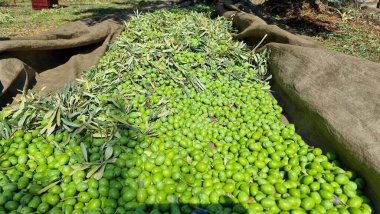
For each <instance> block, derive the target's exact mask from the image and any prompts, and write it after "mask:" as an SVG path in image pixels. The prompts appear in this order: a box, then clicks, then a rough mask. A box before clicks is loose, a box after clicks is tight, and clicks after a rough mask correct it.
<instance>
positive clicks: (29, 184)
mask: <svg viewBox="0 0 380 214" xmlns="http://www.w3.org/2000/svg"><path fill="white" fill-rule="evenodd" d="M230 25H231V23H230V22H229V21H227V20H225V19H209V16H208V14H206V13H196V12H192V11H185V10H179V9H176V10H161V11H158V12H155V13H148V14H145V15H139V16H137V17H135V18H133V19H132V20H130V21H128V22H127V24H126V30H125V31H124V32H123V33H122V35H121V36H120V38H119V39H118V40H117V41H116V42H115V43H113V44H112V45H111V46H110V50H109V51H108V52H107V54H106V55H105V56H104V57H103V58H102V59H101V61H100V63H99V65H98V66H97V67H96V68H94V69H93V70H91V71H89V72H88V73H86V74H85V75H84V77H85V79H86V80H83V81H84V82H85V83H81V82H80V83H78V84H79V85H81V84H83V85H81V86H82V87H83V88H82V89H83V91H82V92H83V93H82V92H81V94H83V96H86V98H84V97H81V98H83V99H88V100H86V101H88V102H87V104H86V105H85V107H84V109H85V110H84V111H81V112H79V111H78V112H77V111H76V109H72V110H71V111H72V112H70V114H69V115H65V116H68V117H70V118H72V121H66V120H58V119H56V118H58V116H56V118H53V119H51V120H50V119H49V118H48V116H49V114H50V115H52V114H54V111H51V112H50V113H49V114H48V116H46V118H45V117H44V118H42V120H40V121H33V124H29V125H30V126H28V127H27V128H25V127H24V128H25V129H21V128H15V129H13V130H12V134H11V136H10V137H9V138H6V139H0V166H1V167H0V169H1V170H0V213H35V212H37V213H110V214H111V213H112V214H114V213H129V212H130V213H132V212H133V213H134V212H136V213H180V212H183V213H192V212H193V211H194V212H200V213H202V212H203V213H206V210H208V211H207V212H210V213H371V212H372V210H371V207H370V206H369V205H368V204H369V200H368V198H366V197H365V196H364V195H363V189H362V188H363V187H364V186H365V182H364V180H363V179H362V178H360V177H358V176H357V175H356V174H355V173H353V172H350V171H345V170H344V169H342V168H341V167H340V166H339V165H338V164H339V162H338V161H337V157H336V155H335V154H334V153H331V152H329V153H326V154H324V153H323V152H322V150H321V149H319V148H313V147H310V146H308V145H307V144H306V143H305V142H304V141H303V140H302V138H301V136H300V135H298V134H297V133H296V132H295V130H296V129H295V126H294V125H293V124H283V123H282V122H281V121H280V117H281V112H282V108H281V107H280V106H279V105H278V103H277V101H276V100H275V99H273V98H272V97H271V96H270V95H269V94H268V91H267V89H268V85H267V84H266V83H263V82H262V81H257V80H260V79H261V78H263V74H262V73H261V72H263V71H262V70H260V69H261V68H260V67H256V66H254V64H257V63H258V64H260V63H265V57H264V55H260V54H256V55H255V57H253V55H252V53H251V52H250V51H249V50H248V48H247V47H246V46H245V45H243V44H241V43H238V42H234V41H231V36H230V32H229V30H230ZM256 60H257V61H256ZM260 60H261V61H260ZM259 61H260V62H259ZM86 94H87V95H88V94H93V96H87V95H86ZM73 97H74V98H75V96H74V95H73ZM73 97H71V98H67V100H72V99H74V98H73ZM75 99H76V98H75ZM78 99H79V97H78ZM70 102H74V101H70ZM75 102H76V101H75ZM70 104H73V103H70ZM52 112H53V113H52ZM89 112H90V113H89ZM89 114H90V115H89ZM27 116H28V115H27ZM61 116H62V115H61ZM50 121H56V123H57V124H55V128H56V129H54V130H53V131H52V133H49V134H47V133H46V132H47V131H46V130H45V129H44V127H47V125H48V124H49V123H50ZM35 124H37V125H35ZM62 124H64V127H63V128H62ZM95 126H96V127H95ZM58 127H61V129H59V128H58ZM94 127H95V128H94ZM70 130H71V131H70ZM78 130H80V131H78ZM94 130H96V131H94Z"/></svg>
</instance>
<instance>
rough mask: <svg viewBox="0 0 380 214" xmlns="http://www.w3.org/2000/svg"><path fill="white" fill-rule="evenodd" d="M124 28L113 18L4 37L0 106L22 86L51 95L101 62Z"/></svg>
mask: <svg viewBox="0 0 380 214" xmlns="http://www.w3.org/2000/svg"><path fill="white" fill-rule="evenodd" d="M122 28H123V26H122V25H119V24H117V23H115V22H113V21H111V20H107V21H103V22H101V23H98V24H95V25H90V24H88V23H86V22H83V21H77V22H74V23H70V24H68V25H66V26H63V27H61V28H59V29H56V30H53V31H50V32H47V33H44V34H41V35H39V36H34V37H27V38H9V39H8V40H4V41H0V83H1V86H0V89H1V91H0V107H1V106H4V105H5V104H7V103H10V102H11V101H12V100H11V98H12V97H13V96H15V95H16V94H17V93H20V90H21V91H24V92H25V91H26V89H30V88H33V90H34V91H38V92H40V93H42V94H44V95H49V94H51V93H54V92H56V91H57V90H60V89H62V88H63V87H64V85H65V84H66V83H67V82H69V81H72V80H75V79H76V78H78V77H79V76H80V74H81V72H82V71H85V70H87V69H88V68H90V67H91V66H93V65H95V64H96V63H97V62H98V60H99V59H100V57H101V56H102V55H103V54H104V52H105V51H106V49H107V46H108V44H109V42H110V40H111V39H113V38H114V37H115V36H116V35H118V34H119V33H120V32H121V30H122ZM26 71H27V72H26ZM25 74H28V75H26V76H25ZM23 77H25V78H23ZM26 77H28V78H26ZM43 88H44V90H43V91H40V90H41V89H43Z"/></svg>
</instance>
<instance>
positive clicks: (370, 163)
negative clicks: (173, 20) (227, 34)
mask: <svg viewBox="0 0 380 214" xmlns="http://www.w3.org/2000/svg"><path fill="white" fill-rule="evenodd" d="M217 12H218V13H219V15H223V16H225V17H228V18H232V19H233V24H234V25H235V26H236V27H237V28H238V29H239V30H240V33H238V34H235V35H233V36H234V37H235V38H236V39H242V40H244V41H246V42H248V43H251V44H254V45H256V44H257V43H258V42H259V41H261V39H262V38H263V36H264V35H265V34H267V37H266V39H265V40H264V42H263V43H262V44H266V45H265V46H263V47H262V48H263V49H264V48H268V49H270V50H271V55H270V58H269V60H268V61H269V70H270V73H271V74H272V75H273V83H272V90H273V95H274V96H275V97H276V98H277V99H278V100H279V102H280V104H281V105H282V106H283V107H284V113H285V115H286V116H287V119H288V120H289V121H290V122H291V123H294V124H296V128H297V131H298V132H299V133H300V134H301V135H302V136H303V137H304V138H305V139H306V140H307V142H308V143H309V144H311V145H316V146H318V147H322V148H324V149H326V150H331V149H332V150H334V151H336V152H337V153H338V154H339V157H340V159H341V162H342V163H343V164H344V166H345V167H348V168H350V169H353V170H355V171H356V172H358V173H359V174H360V175H361V176H363V177H364V178H365V180H366V181H367V188H366V191H367V192H368V194H369V195H370V196H371V199H372V200H371V201H372V203H374V205H375V208H376V209H377V210H379V201H380V64H379V63H375V62H371V61H368V60H365V59H361V58H357V57H353V56H348V55H345V54H342V53H338V52H335V51H329V50H325V49H323V48H321V47H320V46H319V45H318V44H317V43H316V42H314V41H312V40H311V39H310V38H307V37H302V36H298V35H294V34H291V33H289V32H287V31H285V30H282V29H280V28H278V27H277V26H274V25H267V24H266V23H265V21H263V20H262V19H261V18H259V17H257V16H255V15H253V14H248V13H245V12H242V11H240V9H239V8H238V7H237V6H235V5H233V4H231V3H228V2H224V3H220V4H219V5H218V7H217Z"/></svg>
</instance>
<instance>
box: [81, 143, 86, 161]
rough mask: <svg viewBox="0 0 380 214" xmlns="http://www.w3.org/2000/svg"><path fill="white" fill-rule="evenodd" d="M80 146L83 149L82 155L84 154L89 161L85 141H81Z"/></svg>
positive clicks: (84, 157)
mask: <svg viewBox="0 0 380 214" xmlns="http://www.w3.org/2000/svg"><path fill="white" fill-rule="evenodd" d="M80 148H81V150H82V155H83V159H84V160H85V161H86V162H88V157H87V149H86V146H85V145H84V143H83V142H81V143H80Z"/></svg>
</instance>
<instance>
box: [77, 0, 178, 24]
mask: <svg viewBox="0 0 380 214" xmlns="http://www.w3.org/2000/svg"><path fill="white" fill-rule="evenodd" d="M176 3H177V1H141V2H136V3H133V2H113V3H112V4H115V5H116V6H117V5H124V6H129V5H130V8H117V7H105V8H91V9H87V10H84V11H81V12H80V13H89V14H91V15H90V16H89V17H87V18H84V19H77V20H76V21H78V20H81V21H85V22H86V23H88V24H90V25H92V24H96V23H99V22H102V21H104V20H107V19H111V20H114V21H116V22H118V23H120V24H123V22H124V21H125V20H127V19H128V18H129V17H130V16H131V15H134V14H135V13H137V12H139V13H141V12H150V11H154V10H158V9H162V8H171V7H175V6H176ZM76 15H79V12H78V14H76Z"/></svg>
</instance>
